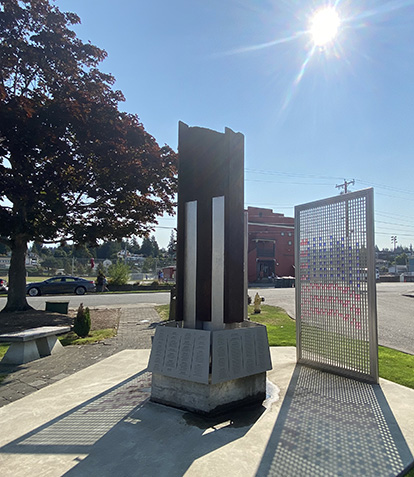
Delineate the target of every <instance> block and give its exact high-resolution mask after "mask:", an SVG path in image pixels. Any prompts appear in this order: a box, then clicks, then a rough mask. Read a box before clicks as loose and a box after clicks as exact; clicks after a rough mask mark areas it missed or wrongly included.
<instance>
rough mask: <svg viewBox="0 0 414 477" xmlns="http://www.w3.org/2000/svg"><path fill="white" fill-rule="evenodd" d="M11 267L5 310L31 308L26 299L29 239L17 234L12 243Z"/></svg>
mask: <svg viewBox="0 0 414 477" xmlns="http://www.w3.org/2000/svg"><path fill="white" fill-rule="evenodd" d="M11 252H12V254H11V259H10V268H9V292H8V295H7V304H6V306H5V308H4V309H3V310H2V313H3V312H12V311H24V310H31V309H32V307H31V306H30V305H29V304H28V303H27V300H26V252H27V240H26V239H25V238H23V237H21V236H17V237H16V238H15V239H14V240H13V241H12V244H11Z"/></svg>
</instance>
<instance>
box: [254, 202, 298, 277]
mask: <svg viewBox="0 0 414 477" xmlns="http://www.w3.org/2000/svg"><path fill="white" fill-rule="evenodd" d="M247 214H248V246H247V261H248V280H249V283H252V282H257V281H260V280H265V281H267V278H268V277H271V276H272V274H274V276H278V277H282V276H295V268H294V259H295V255H294V232H295V225H294V219H293V218H292V217H285V216H284V215H283V214H276V213H274V212H273V211H272V210H271V209H262V208H259V207H248V209H247Z"/></svg>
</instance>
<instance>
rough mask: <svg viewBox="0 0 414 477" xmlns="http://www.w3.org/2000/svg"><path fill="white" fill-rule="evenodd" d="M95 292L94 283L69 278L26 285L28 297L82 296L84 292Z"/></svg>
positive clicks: (61, 277)
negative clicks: (64, 294) (66, 294)
mask: <svg viewBox="0 0 414 477" xmlns="http://www.w3.org/2000/svg"><path fill="white" fill-rule="evenodd" d="M95 290H96V286H95V282H93V281H90V280H85V279H84V278H79V277H71V276H59V277H53V278H48V279H47V280H45V281H44V282H33V283H28V284H27V285H26V292H27V293H28V295H30V296H39V295H47V294H49V293H50V294H52V293H59V294H62V293H76V295H84V294H85V293H86V292H94V291H95Z"/></svg>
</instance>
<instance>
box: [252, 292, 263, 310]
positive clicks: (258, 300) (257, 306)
mask: <svg viewBox="0 0 414 477" xmlns="http://www.w3.org/2000/svg"><path fill="white" fill-rule="evenodd" d="M261 303H262V299H261V298H260V296H259V294H258V293H256V295H255V297H254V312H255V313H260V312H261V311H262V310H261V309H260V305H261Z"/></svg>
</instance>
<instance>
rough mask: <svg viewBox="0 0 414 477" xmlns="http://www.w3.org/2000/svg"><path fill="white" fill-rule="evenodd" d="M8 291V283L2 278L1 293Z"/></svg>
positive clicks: (0, 282) (0, 280) (0, 283)
mask: <svg viewBox="0 0 414 477" xmlns="http://www.w3.org/2000/svg"><path fill="white" fill-rule="evenodd" d="M7 290H8V288H7V282H6V280H4V279H3V278H0V292H6V291H7Z"/></svg>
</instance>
